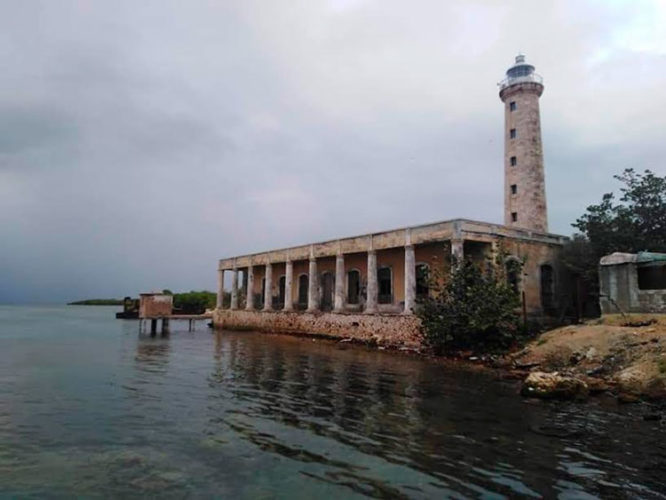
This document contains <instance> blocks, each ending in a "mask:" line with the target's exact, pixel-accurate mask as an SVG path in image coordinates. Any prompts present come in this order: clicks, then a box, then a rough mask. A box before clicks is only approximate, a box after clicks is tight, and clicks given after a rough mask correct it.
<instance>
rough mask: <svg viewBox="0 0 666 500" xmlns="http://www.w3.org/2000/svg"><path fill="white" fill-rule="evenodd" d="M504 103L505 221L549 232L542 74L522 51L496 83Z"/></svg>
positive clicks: (520, 226) (518, 226)
mask: <svg viewBox="0 0 666 500" xmlns="http://www.w3.org/2000/svg"><path fill="white" fill-rule="evenodd" d="M499 87H500V93H499V96H500V99H502V102H503V103H504V224H506V225H507V226H512V227H516V228H522V229H530V230H532V231H538V232H541V233H546V232H548V214H547V209H546V184H545V177H544V170H543V149H542V145H541V119H540V117H539V97H541V94H542V93H543V83H542V80H541V77H540V76H539V75H537V74H536V73H535V72H534V66H532V65H531V64H527V63H526V62H525V56H524V55H518V56H516V63H515V64H514V65H513V66H511V67H510V68H509V69H508V70H507V72H506V78H505V79H504V80H502V81H501V82H500V84H499Z"/></svg>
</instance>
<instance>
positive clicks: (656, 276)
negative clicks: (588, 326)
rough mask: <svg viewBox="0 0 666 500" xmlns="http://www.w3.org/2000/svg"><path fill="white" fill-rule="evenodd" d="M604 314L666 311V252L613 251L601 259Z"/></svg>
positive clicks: (600, 288) (600, 283)
mask: <svg viewBox="0 0 666 500" xmlns="http://www.w3.org/2000/svg"><path fill="white" fill-rule="evenodd" d="M599 294H600V297H599V304H600V306H601V313H602V314H617V313H666V253H651V252H640V253H637V254H633V253H619V252H616V253H613V254H611V255H606V256H605V257H602V258H601V260H600V261H599Z"/></svg>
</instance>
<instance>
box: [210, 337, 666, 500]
mask: <svg viewBox="0 0 666 500" xmlns="http://www.w3.org/2000/svg"><path fill="white" fill-rule="evenodd" d="M214 356H215V360H216V363H217V364H216V369H215V370H214V371H213V373H212V374H211V376H210V383H211V387H212V388H217V389H218V390H219V391H220V393H219V394H220V396H222V397H221V399H220V400H219V406H217V407H215V410H214V411H215V413H216V417H215V419H214V422H215V423H220V422H221V423H223V424H224V425H227V426H228V427H229V428H230V429H232V430H233V431H234V432H235V433H237V435H239V436H241V437H242V438H243V439H245V440H247V441H249V442H250V443H252V444H253V445H255V446H256V447H258V448H260V449H261V450H263V451H265V452H269V453H273V454H277V455H280V456H283V457H287V458H289V459H291V460H296V461H299V462H302V463H303V464H312V463H316V464H318V466H319V468H318V469H317V471H316V472H312V471H311V470H310V469H309V468H305V469H303V470H302V471H301V472H302V473H303V474H305V475H307V476H308V477H311V478H316V479H318V480H320V481H325V482H328V483H332V484H335V485H338V486H343V487H346V488H351V489H352V490H354V491H356V492H359V493H364V494H368V495H372V496H381V497H400V496H403V495H410V496H411V495H415V494H423V495H435V494H436V495H442V494H443V493H447V492H448V493H450V494H452V493H453V492H460V493H463V494H465V495H472V496H477V495H490V494H497V493H499V494H503V495H507V496H515V495H525V496H540V495H544V496H546V497H555V496H557V495H558V494H561V493H562V492H563V491H568V492H573V491H579V492H583V491H586V492H590V493H593V494H598V495H614V494H618V492H620V491H622V490H623V489H629V490H631V489H632V488H634V487H635V484H634V482H633V479H632V478H633V476H634V475H637V474H640V475H645V474H646V470H645V469H643V470H642V471H641V470H640V469H638V468H635V466H634V465H633V464H635V463H636V459H637V458H639V457H640V456H641V455H643V458H644V459H646V460H649V459H651V458H650V457H649V455H650V451H648V450H650V449H654V448H650V447H651V446H653V444H652V443H653V441H652V440H651V439H649V438H647V439H645V437H644V443H643V444H644V445H645V447H642V446H641V445H640V444H638V443H635V445H634V446H632V449H633V453H634V458H633V459H632V460H631V461H629V462H628V461H627V460H626V457H624V456H623V454H622V452H619V453H617V452H616V453H613V450H608V449H607V448H608V447H606V446H605V445H604V444H603V443H607V442H608V441H609V440H612V439H615V438H616V433H618V432H624V427H625V425H626V422H623V417H621V416H619V415H615V417H616V418H617V419H618V422H612V421H609V418H608V415H606V414H605V413H604V412H603V409H602V408H599V407H598V406H595V405H591V406H587V407H581V406H580V405H577V404H571V405H567V404H565V405H562V404H560V405H557V404H544V403H538V402H526V401H524V400H522V399H520V398H518V397H517V396H516V394H515V386H514V385H513V384H508V383H502V382H499V381H497V380H494V379H493V377H490V376H488V375H487V374H484V373H477V372H470V371H464V370H460V369H457V370H452V369H449V368H447V367H445V366H442V365H441V364H437V363H430V362H424V361H422V360H415V359H409V358H406V357H403V356H399V355H392V354H387V353H378V352H376V351H368V350H364V349H360V348H355V347H354V348H348V349H341V348H340V347H339V344H333V343H330V342H321V341H317V342H310V341H309V340H305V339H293V338H284V337H277V336H267V335H263V336H259V335H257V334H228V333H217V334H216V336H215V355H214ZM229 399H231V400H232V401H233V405H231V404H230V403H229ZM219 415H223V417H221V418H220V417H219ZM625 418H626V417H625ZM629 420H630V421H634V420H631V419H629ZM635 422H637V421H635ZM613 426H615V428H614V429H613ZM662 435H663V432H662ZM605 448H606V449H605ZM609 451H610V452H611V457H610V458H605V459H600V458H598V457H599V456H604V455H605V456H608V454H609ZM618 451H619V450H618ZM652 458H654V457H652ZM647 476H648V477H649V478H650V481H648V484H650V485H651V488H653V489H650V487H647V489H640V494H643V495H645V494H655V495H657V493H656V492H657V491H658V490H659V486H661V482H662V481H663V479H662V478H661V477H660V476H659V475H657V474H651V473H650V472H649V469H648V470H647ZM643 488H645V487H643ZM638 492H639V491H638V490H637V491H636V493H638Z"/></svg>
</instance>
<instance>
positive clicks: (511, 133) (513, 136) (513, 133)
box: [509, 128, 516, 139]
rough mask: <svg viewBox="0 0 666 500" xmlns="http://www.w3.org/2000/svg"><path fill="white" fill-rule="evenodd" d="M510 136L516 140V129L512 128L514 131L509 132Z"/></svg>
mask: <svg viewBox="0 0 666 500" xmlns="http://www.w3.org/2000/svg"><path fill="white" fill-rule="evenodd" d="M509 136H510V137H511V138H512V139H515V138H516V129H515V128H512V129H511V130H510V131H509Z"/></svg>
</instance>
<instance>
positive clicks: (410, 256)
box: [403, 245, 416, 314]
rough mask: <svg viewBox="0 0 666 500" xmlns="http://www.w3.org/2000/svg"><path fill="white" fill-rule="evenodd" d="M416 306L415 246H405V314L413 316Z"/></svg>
mask: <svg viewBox="0 0 666 500" xmlns="http://www.w3.org/2000/svg"><path fill="white" fill-rule="evenodd" d="M415 304H416V259H415V257H414V245H406V246H405V309H404V311H403V312H404V313H405V314H412V313H413V309H414V305H415Z"/></svg>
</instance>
